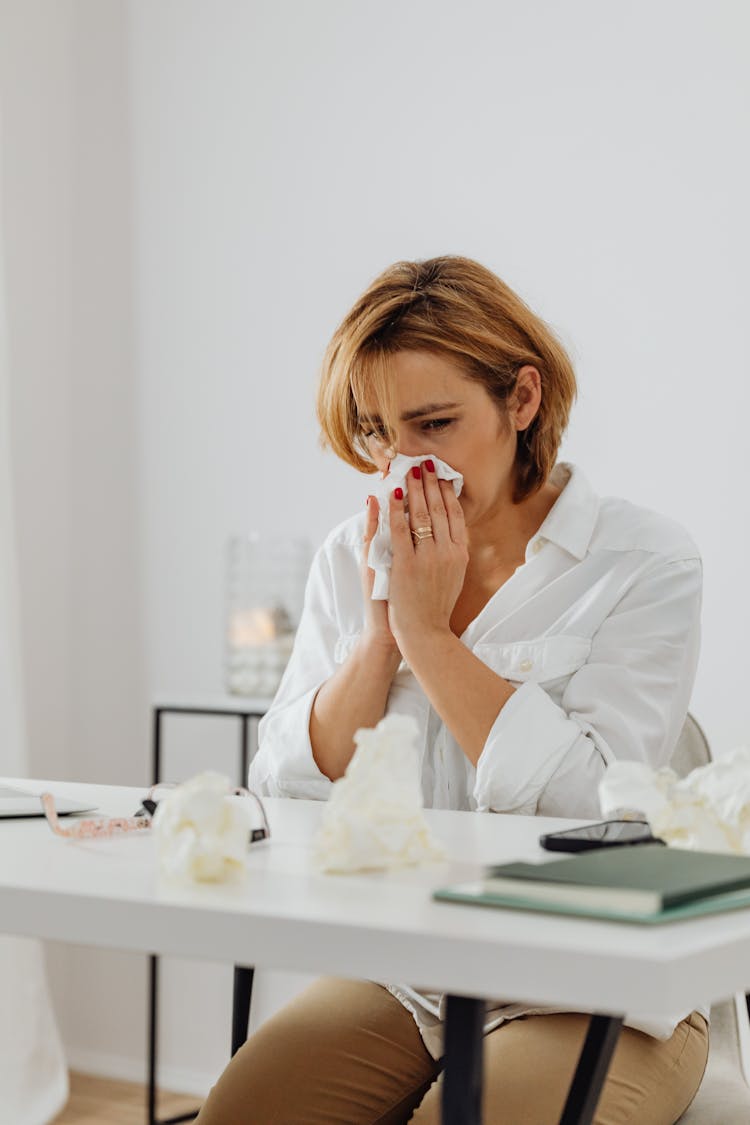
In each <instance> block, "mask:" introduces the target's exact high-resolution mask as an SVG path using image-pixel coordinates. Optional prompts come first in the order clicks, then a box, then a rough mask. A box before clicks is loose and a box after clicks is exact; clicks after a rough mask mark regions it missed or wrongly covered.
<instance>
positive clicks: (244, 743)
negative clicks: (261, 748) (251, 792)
mask: <svg viewBox="0 0 750 1125" xmlns="http://www.w3.org/2000/svg"><path fill="white" fill-rule="evenodd" d="M249 725H250V716H249V715H241V716H240V780H239V784H240V785H241V786H242V787H243V788H244V787H245V786H246V785H247V766H248V759H249V748H250V743H249V738H248V727H249Z"/></svg>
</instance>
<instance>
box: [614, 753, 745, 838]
mask: <svg viewBox="0 0 750 1125" xmlns="http://www.w3.org/2000/svg"><path fill="white" fill-rule="evenodd" d="M599 802H600V805H601V809H602V815H603V816H611V815H612V814H613V813H615V812H617V811H620V810H623V809H627V810H636V809H637V810H638V811H639V812H641V813H643V815H644V816H645V818H646V819H647V820H648V822H649V825H650V827H651V831H652V833H653V834H654V836H659V837H661V839H662V840H666V841H667V843H668V844H672V845H673V846H674V847H678V848H698V849H700V850H702V851H711V852H734V853H737V854H745V855H750V749H748V747H746V746H740V747H738V748H737V749H736V750H732V751H730V752H729V753H728V754H722V756H721V757H720V758H717V759H716V761H715V762H709V764H708V765H705V766H699V767H698V768H697V769H694V770H693V771H692V772H691V773H689V774H688V775H687V777H684V778H678V777H677V775H676V774H675V773H674V772H673V771H672V770H670V769H662V770H659V771H658V772H657V771H654V770H652V769H649V767H648V766H644V765H641V764H640V763H637V762H614V763H613V764H612V765H611V766H609V768H608V769H607V772H606V774H605V775H604V778H603V780H602V781H601V782H600V783H599Z"/></svg>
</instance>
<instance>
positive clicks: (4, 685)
mask: <svg viewBox="0 0 750 1125" xmlns="http://www.w3.org/2000/svg"><path fill="white" fill-rule="evenodd" d="M1 141H2V138H1V137H0V143H1ZM1 155H2V153H0V156H1ZM1 167H2V165H1V164H0V168H1ZM1 203H2V200H0V204H1ZM0 216H2V208H1V206H0ZM4 280H5V277H4V270H3V245H2V229H0V776H5V777H24V776H28V775H29V768H28V761H27V758H26V749H25V745H24V714H23V682H22V676H21V659H20V636H19V632H20V616H19V583H18V572H17V565H16V546H15V537H14V522H13V477H12V473H11V468H12V466H11V450H10V393H9V392H10V386H9V384H10V373H9V369H8V363H9V355H10V351H9V347H8V334H7V321H6V317H5V293H4V284H3V283H4ZM2 827H3V826H2V822H1V821H0V847H4V846H5V842H4V839H3V833H2ZM1 930H2V918H0V931H1ZM67 1098H68V1073H67V1068H66V1065H65V1058H64V1055H63V1050H62V1044H61V1042H60V1036H59V1033H58V1029H57V1024H56V1022H55V1016H54V1012H53V1010H52V1005H51V1003H50V998H49V994H48V991H47V982H46V977H45V970H44V958H43V951H42V947H41V945H40V943H39V942H37V941H33V940H30V939H27V938H14V937H8V936H6V935H4V934H2V933H0V1125H46V1123H47V1122H49V1121H52V1119H53V1118H54V1117H55V1116H56V1115H57V1114H58V1113H59V1112H60V1110H61V1109H62V1108H63V1106H64V1105H65V1102H66V1101H67Z"/></svg>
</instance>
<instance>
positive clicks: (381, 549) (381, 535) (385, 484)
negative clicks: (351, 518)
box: [367, 453, 464, 601]
mask: <svg viewBox="0 0 750 1125" xmlns="http://www.w3.org/2000/svg"><path fill="white" fill-rule="evenodd" d="M428 459H430V460H432V461H433V462H434V464H435V473H436V475H437V477H438V480H450V481H453V488H454V490H455V493H456V496H460V495H461V489H462V488H463V486H464V478H463V477H462V476H461V474H460V473H457V472H456V470H455V469H452V468H451V467H450V465H446V463H445V461H441V460H440V458H439V457H436V456H435V455H434V453H424V454H423V455H422V456H421V457H406V456H404V454H403V453H399V454H398V455H397V456H396V457H394V458H393V460H392V461H391V463H390V465H389V466H388V472H387V473H386V475H385V476H384V477H381V478H380V479H379V480H378V481H377V483H376V484H374V485H373V486H372V487H371V489H370V495H371V496H376V497H377V500H378V506H379V508H380V512H379V514H378V530H377V531H376V532H375V534H374V536H373V537H372V542H371V543H370V550H369V552H368V555H367V565H368V566H369V567H370V569H371V570H374V571H375V581H374V584H373V587H372V600H373V601H385V600H387V598H388V589H389V585H390V578H391V563H392V562H393V551H392V550H391V525H390V521H389V518H388V499H389V497H390V495H391V493H392V492H393V490H394V489H395V488H402V489H403V490H404V504H405V507H406V508H407V510H408V503H407V496H408V493H407V491H406V478H407V476H408V473H409V469H410V468H411V467H412V465H421V464H422V462H423V461H427V460H428Z"/></svg>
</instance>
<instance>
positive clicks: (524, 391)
mask: <svg viewBox="0 0 750 1125" xmlns="http://www.w3.org/2000/svg"><path fill="white" fill-rule="evenodd" d="M541 401H542V377H541V375H540V374H539V372H538V371H537V369H536V367H532V366H531V364H526V365H525V366H524V367H522V368H521V369H520V371H519V372H518V375H517V376H516V386H515V390H514V391H513V395H512V397H511V402H510V416H511V420H512V423H513V427H514V429H515V430H517V431H520V430H525V429H527V428H528V427H529V426H530V425H531V423H532V422H533V421H534V419H535V418H536V415H537V411H538V410H539V407H540V405H541Z"/></svg>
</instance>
